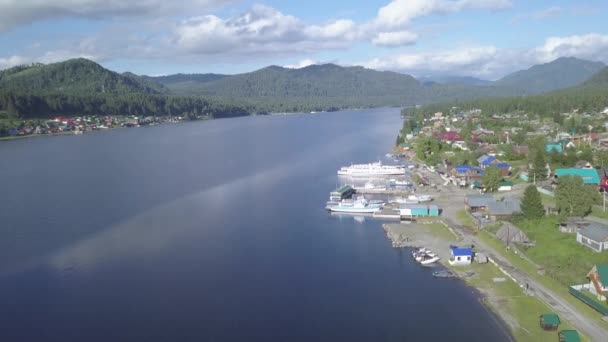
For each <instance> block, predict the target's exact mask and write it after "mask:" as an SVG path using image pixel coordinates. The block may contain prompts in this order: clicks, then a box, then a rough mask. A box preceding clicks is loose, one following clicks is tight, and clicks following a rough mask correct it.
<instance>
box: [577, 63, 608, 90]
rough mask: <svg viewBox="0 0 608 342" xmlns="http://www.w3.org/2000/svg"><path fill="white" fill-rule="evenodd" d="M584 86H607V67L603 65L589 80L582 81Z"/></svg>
mask: <svg viewBox="0 0 608 342" xmlns="http://www.w3.org/2000/svg"><path fill="white" fill-rule="evenodd" d="M583 86H585V87H602V86H604V87H605V86H608V67H605V68H603V69H601V70H600V71H598V72H597V73H596V74H595V75H593V76H592V77H591V78H590V79H589V80H587V81H586V82H585V83H583Z"/></svg>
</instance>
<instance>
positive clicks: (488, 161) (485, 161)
mask: <svg viewBox="0 0 608 342" xmlns="http://www.w3.org/2000/svg"><path fill="white" fill-rule="evenodd" d="M477 162H478V163H479V167H482V168H486V167H488V166H490V165H493V164H497V163H498V160H496V158H495V157H492V156H489V155H487V154H484V155H483V156H481V157H479V158H477Z"/></svg>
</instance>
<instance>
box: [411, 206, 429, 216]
mask: <svg viewBox="0 0 608 342" xmlns="http://www.w3.org/2000/svg"><path fill="white" fill-rule="evenodd" d="M410 209H412V215H413V216H428V215H429V208H428V207H427V206H426V205H411V206H410Z"/></svg>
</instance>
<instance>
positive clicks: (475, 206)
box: [464, 194, 496, 212]
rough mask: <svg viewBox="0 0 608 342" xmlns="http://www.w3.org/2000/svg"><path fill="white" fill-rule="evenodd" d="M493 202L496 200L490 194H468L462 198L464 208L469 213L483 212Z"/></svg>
mask: <svg viewBox="0 0 608 342" xmlns="http://www.w3.org/2000/svg"><path fill="white" fill-rule="evenodd" d="M493 202H496V200H495V199H494V196H492V195H490V194H470V195H466V196H465V197H464V208H465V210H467V211H470V212H476V211H484V210H486V209H487V207H488V204H489V203H493Z"/></svg>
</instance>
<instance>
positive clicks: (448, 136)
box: [433, 131, 462, 143]
mask: <svg viewBox="0 0 608 342" xmlns="http://www.w3.org/2000/svg"><path fill="white" fill-rule="evenodd" d="M433 136H434V137H435V138H437V139H439V140H441V141H442V142H449V143H452V142H454V141H462V138H461V137H460V133H458V132H454V131H448V132H435V133H434V134H433Z"/></svg>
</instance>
